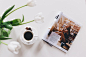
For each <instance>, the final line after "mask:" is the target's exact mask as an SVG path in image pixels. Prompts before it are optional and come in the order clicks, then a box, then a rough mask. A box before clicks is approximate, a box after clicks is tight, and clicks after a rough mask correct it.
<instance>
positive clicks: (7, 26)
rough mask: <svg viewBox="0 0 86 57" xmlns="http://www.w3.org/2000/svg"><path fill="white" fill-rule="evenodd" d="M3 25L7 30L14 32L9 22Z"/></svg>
mask: <svg viewBox="0 0 86 57" xmlns="http://www.w3.org/2000/svg"><path fill="white" fill-rule="evenodd" d="M3 25H4V27H5V28H8V29H10V30H12V28H13V27H12V25H11V24H9V23H7V22H4V23H3Z"/></svg>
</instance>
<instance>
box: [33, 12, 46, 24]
mask: <svg viewBox="0 0 86 57" xmlns="http://www.w3.org/2000/svg"><path fill="white" fill-rule="evenodd" d="M34 21H35V22H36V23H43V22H44V16H43V15H42V12H40V13H38V14H37V15H35V17H34Z"/></svg>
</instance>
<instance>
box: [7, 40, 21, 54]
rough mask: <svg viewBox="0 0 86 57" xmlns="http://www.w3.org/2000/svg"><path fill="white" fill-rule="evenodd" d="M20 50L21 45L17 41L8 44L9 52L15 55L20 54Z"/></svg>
mask: <svg viewBox="0 0 86 57" xmlns="http://www.w3.org/2000/svg"><path fill="white" fill-rule="evenodd" d="M20 48H21V45H20V44H19V42H17V41H12V42H10V43H9V44H8V50H9V51H11V52H12V53H14V54H18V53H19V49H20Z"/></svg>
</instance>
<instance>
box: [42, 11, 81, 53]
mask: <svg viewBox="0 0 86 57" xmlns="http://www.w3.org/2000/svg"><path fill="white" fill-rule="evenodd" d="M80 28H81V25H80V24H78V23H77V22H75V21H74V20H72V19H70V18H68V17H67V16H65V15H64V14H63V13H62V12H59V14H58V15H57V16H56V17H55V21H54V22H53V24H52V25H51V26H50V27H49V28H48V30H47V32H46V34H45V36H44V37H43V39H42V40H43V41H45V42H46V43H48V44H49V45H50V46H55V47H57V48H59V49H60V50H62V51H64V52H67V51H68V50H69V48H70V47H71V45H72V43H73V41H74V39H75V38H76V36H77V34H78V32H79V30H80Z"/></svg>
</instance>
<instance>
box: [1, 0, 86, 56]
mask: <svg viewBox="0 0 86 57" xmlns="http://www.w3.org/2000/svg"><path fill="white" fill-rule="evenodd" d="M27 1H28V0H0V14H1V15H2V14H3V12H4V11H5V10H6V9H7V8H8V7H9V6H12V5H14V4H15V5H16V6H15V8H17V7H19V6H22V5H24V4H26V3H27ZM59 11H62V12H63V13H64V14H65V15H67V16H68V17H70V18H71V19H74V20H76V21H78V22H79V23H81V24H82V28H81V30H80V32H79V33H78V36H77V37H76V39H75V41H74V42H73V45H72V46H71V48H70V50H69V51H68V53H64V52H62V51H60V50H59V49H57V48H55V47H50V46H49V45H47V44H46V43H45V42H43V41H42V40H41V39H42V37H43V35H44V33H45V31H46V29H47V27H48V26H49V25H50V24H51V23H52V21H53V19H54V17H55V14H56V12H59ZM38 12H43V15H44V16H45V22H44V23H43V24H37V23H35V22H33V23H29V24H25V25H22V26H18V27H14V29H13V30H12V32H11V34H10V37H12V38H13V39H11V40H6V41H3V42H5V43H9V42H10V41H13V40H17V41H18V42H20V44H21V46H22V48H21V49H20V53H19V54H18V55H15V54H13V53H11V52H10V51H9V50H8V49H7V46H5V45H3V44H1V45H0V57H86V2H85V0H37V6H36V7H25V8H22V9H19V10H17V11H16V12H14V13H12V14H11V15H10V16H9V17H7V19H5V21H7V20H11V19H13V18H22V14H24V15H25V22H26V21H30V20H33V19H34V15H35V14H37V13H38ZM23 26H33V27H35V28H36V29H37V30H38V33H39V38H38V40H37V41H36V42H35V43H34V44H33V45H31V46H26V45H24V44H23V43H22V42H21V41H20V40H19V35H20V31H21V29H22V28H23Z"/></svg>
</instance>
